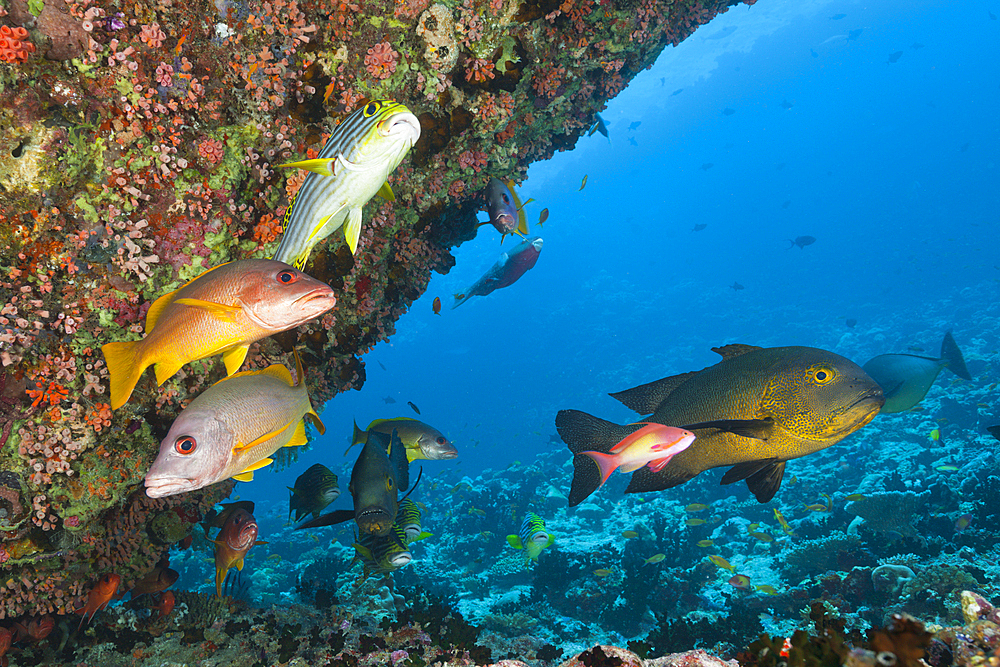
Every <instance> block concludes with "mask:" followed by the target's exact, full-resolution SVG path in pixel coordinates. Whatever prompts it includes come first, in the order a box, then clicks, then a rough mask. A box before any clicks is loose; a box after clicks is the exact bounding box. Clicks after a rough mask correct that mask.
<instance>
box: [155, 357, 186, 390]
mask: <svg viewBox="0 0 1000 667" xmlns="http://www.w3.org/2000/svg"><path fill="white" fill-rule="evenodd" d="M184 363H185V362H184V360H183V359H176V358H174V359H162V360H161V361H158V362H156V364H155V365H154V366H153V369H154V370H155V371H156V384H157V385H162V384H163V383H164V382H166V381H167V380H169V379H170V378H172V377H173V376H174V375H175V374H176V373H177V371H179V370H180V369H181V366H183V365H184Z"/></svg>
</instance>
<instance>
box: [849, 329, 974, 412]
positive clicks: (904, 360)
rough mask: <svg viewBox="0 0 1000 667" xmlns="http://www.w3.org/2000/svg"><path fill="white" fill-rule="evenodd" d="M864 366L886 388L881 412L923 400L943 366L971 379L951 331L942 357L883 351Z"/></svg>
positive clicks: (908, 406)
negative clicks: (883, 352) (886, 352)
mask: <svg viewBox="0 0 1000 667" xmlns="http://www.w3.org/2000/svg"><path fill="white" fill-rule="evenodd" d="M862 368H864V369H865V372H866V373H868V375H870V376H872V378H873V379H874V380H875V381H876V382H878V383H879V385H881V387H882V391H884V392H885V405H884V406H882V412H885V413H891V412H903V411H905V410H909V409H910V408H912V407H913V406H915V405H916V404H917V403H919V402H920V401H922V400H924V396H926V395H927V391H928V390H929V389H930V388H931V385H932V384H934V380H936V379H937V376H938V374H939V373H940V372H941V369H943V368H947V369H948V370H950V371H951V372H952V373H954V374H955V375H957V376H958V377H960V378H962V379H963V380H972V375H970V374H969V369H968V368H966V366H965V359H964V358H963V357H962V351H961V350H959V349H958V344H957V343H955V339H954V338H953V337H952V335H951V332H950V331H949V332H947V333H945V335H944V340H942V341H941V357H940V358H939V359H935V358H934V357H920V356H917V355H915V354H880V355H879V356H877V357H875V358H874V359H872V360H871V361H869V362H868V363H866V364H865V365H864V366H862Z"/></svg>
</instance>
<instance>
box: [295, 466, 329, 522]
mask: <svg viewBox="0 0 1000 667" xmlns="http://www.w3.org/2000/svg"><path fill="white" fill-rule="evenodd" d="M288 490H289V491H291V493H292V495H291V496H290V497H289V498H288V516H289V517H291V516H292V512H294V513H295V520H296V521H301V520H302V519H304V518H305V517H306V516H307V515H309V514H312V515H313V518H314V519H315V518H316V517H318V516H319V513H320V512H322V511H323V510H324V509H326V506H327V505H329V504H330V503H332V502H333V501H334V500H336V499H337V498H339V497H340V484H339V483H338V480H337V476H336V475H335V474H334V473H333V471H331V470H330V469H329V468H327V467H326V466H325V465H323V464H322V463H317V464H315V465H311V466H309V467H308V468H307V469H306V471H305V472H304V473H302V474H301V475H299V476H298V478H296V480H295V486H294V487H291V486H290V487H288Z"/></svg>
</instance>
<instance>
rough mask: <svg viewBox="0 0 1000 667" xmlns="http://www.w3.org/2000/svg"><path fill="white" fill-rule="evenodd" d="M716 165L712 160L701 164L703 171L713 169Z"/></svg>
mask: <svg viewBox="0 0 1000 667" xmlns="http://www.w3.org/2000/svg"><path fill="white" fill-rule="evenodd" d="M714 166H715V164H714V163H712V162H706V163H704V164H703V165H701V170H702V171H708V170H709V169H711V168H712V167H714Z"/></svg>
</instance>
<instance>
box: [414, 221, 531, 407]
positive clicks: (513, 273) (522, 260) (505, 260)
mask: <svg viewBox="0 0 1000 667" xmlns="http://www.w3.org/2000/svg"><path fill="white" fill-rule="evenodd" d="M541 252H542V239H541V237H539V236H532V237H530V238H527V239H525V240H524V241H522V242H521V244H520V245H518V246H517V247H515V248H513V249H512V250H511V251H510V252H509V253H508V252H505V253H503V254H502V255H500V259H498V260H497V262H496V264H494V265H493V266H492V267H490V269H489V271H487V272H486V273H484V274H483V276H482V277H481V278H480V279H479V280H477V281H476V282H475V283H473V284H472V285H471V286H470V287H469V288H468V289H467V290H465V291H464V292H460V293H458V294H456V295H455V303H454V304H453V305H452V308H453V309H454V308H458V307H459V306H461V305H462V304H463V303H465V302H466V301H468V300H469V299H470V298H471V297H474V296H486V295H488V294H492V293H493V292H494V291H495V290H498V289H501V288H503V287H510V286H511V285H513V284H514V283H515V282H517V281H518V279H520V277H521V276H523V275H524V274H525V273H527V272H528V270H530V269H531V268H532V267H534V266H535V262H537V261H538V256H539V254H540V253H541ZM418 414H419V413H418Z"/></svg>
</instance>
